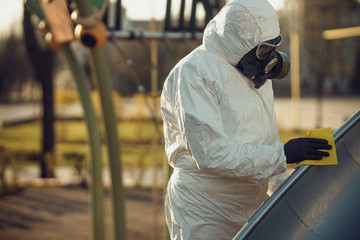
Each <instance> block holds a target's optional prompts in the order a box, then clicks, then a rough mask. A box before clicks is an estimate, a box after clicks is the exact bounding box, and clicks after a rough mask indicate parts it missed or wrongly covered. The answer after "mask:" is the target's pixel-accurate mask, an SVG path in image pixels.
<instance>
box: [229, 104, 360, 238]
mask: <svg viewBox="0 0 360 240" xmlns="http://www.w3.org/2000/svg"><path fill="white" fill-rule="evenodd" d="M359 134H360V111H358V112H357V113H355V114H354V115H353V116H352V117H351V118H350V119H349V120H348V121H346V122H345V123H344V124H343V125H342V126H341V127H340V128H339V129H338V130H337V131H336V132H335V133H334V140H335V144H336V151H337V155H338V161H339V165H338V166H310V165H305V166H302V167H299V168H298V169H297V170H296V171H295V172H294V173H293V174H292V175H291V176H290V177H289V178H288V179H287V181H286V182H285V183H284V184H283V185H282V186H281V187H280V188H279V189H278V190H277V191H276V192H275V193H274V194H273V195H272V197H271V198H269V200H268V201H267V202H265V203H264V205H263V206H262V207H261V208H260V209H259V210H258V211H257V213H256V214H255V215H254V216H253V217H252V218H251V219H250V220H249V222H248V223H247V224H246V225H245V226H244V227H243V228H242V229H241V230H240V232H239V233H238V234H237V235H236V236H235V237H234V240H244V239H247V240H250V239H256V240H261V239H266V240H272V239H276V240H281V239H284V240H285V239H306V240H313V239H314V240H315V239H326V240H332V239H333V240H335V239H358V237H359V236H360V228H359V227H358V223H359V220H358V218H359V214H360V210H359V206H358V205H359V202H360V139H359Z"/></svg>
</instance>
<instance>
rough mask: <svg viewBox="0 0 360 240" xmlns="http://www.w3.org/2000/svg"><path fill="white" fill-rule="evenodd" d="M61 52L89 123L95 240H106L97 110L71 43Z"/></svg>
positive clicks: (36, 3) (37, 8) (35, 3)
mask: <svg viewBox="0 0 360 240" xmlns="http://www.w3.org/2000/svg"><path fill="white" fill-rule="evenodd" d="M25 5H26V7H29V8H30V9H31V10H32V11H33V12H34V13H35V14H36V15H37V16H38V17H39V18H40V20H44V19H45V16H44V14H43V12H42V9H41V6H40V4H39V1H27V2H26V4H25ZM60 50H61V51H62V53H63V55H64V56H65V59H66V60H67V62H68V64H69V67H70V69H71V71H72V73H73V77H74V79H75V82H76V85H77V88H78V92H79V95H80V99H81V102H82V105H83V109H84V115H85V119H86V122H87V129H88V135H89V141H90V150H91V172H92V191H91V200H92V201H91V204H92V208H91V211H92V226H93V227H92V231H93V239H96V240H99V239H104V236H105V233H104V191H103V185H102V159H101V137H100V131H99V128H98V123H97V118H96V114H95V110H94V107H93V104H92V100H91V92H90V86H89V83H88V82H87V79H86V74H85V72H84V70H83V68H81V67H80V66H79V64H78V62H77V61H76V58H75V56H74V54H73V52H72V51H71V48H70V46H69V43H67V44H64V45H63V46H61V49H60Z"/></svg>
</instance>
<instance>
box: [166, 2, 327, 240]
mask: <svg viewBox="0 0 360 240" xmlns="http://www.w3.org/2000/svg"><path fill="white" fill-rule="evenodd" d="M281 40H282V37H281V35H280V29H279V22H278V18H277V15H276V12H275V10H274V9H273V8H272V6H271V5H270V4H269V3H268V2H267V1H266V0H232V1H229V2H228V4H226V5H225V6H224V7H223V8H222V10H221V11H220V12H219V13H218V14H217V15H216V16H215V17H214V19H212V20H211V21H210V22H209V24H208V25H207V26H206V28H205V31H204V37H203V43H202V45H201V46H199V47H198V48H196V49H195V50H194V51H192V52H191V53H190V54H189V55H187V56H186V57H184V58H183V59H182V60H180V62H179V63H178V64H177V65H176V66H175V67H174V68H173V69H172V71H171V72H170V74H169V76H168V77H167V79H166V81H165V83H164V87H163V92H162V96H161V112H162V117H163V121H164V123H163V125H164V135H165V150H166V154H167V157H168V161H169V164H170V165H171V166H172V167H173V168H174V171H173V174H172V176H171V178H170V180H169V183H168V187H167V191H166V199H165V214H166V222H167V225H168V229H169V233H170V237H171V239H182V240H186V239H232V238H233V237H234V236H235V235H236V234H237V232H238V231H239V230H240V229H241V227H242V226H243V225H244V224H245V223H246V222H247V221H248V220H249V218H250V217H251V216H252V215H253V214H254V213H255V211H256V210H257V209H258V207H259V206H260V205H261V204H262V203H263V202H264V201H265V200H266V199H267V198H268V197H269V195H270V194H271V193H272V192H273V191H274V189H276V188H277V187H278V186H279V185H280V184H281V183H282V182H283V181H284V180H285V179H286V178H287V177H288V173H287V171H286V163H290V162H298V161H301V160H304V159H321V158H322V156H326V155H327V154H328V153H326V152H323V151H319V150H318V149H329V148H330V145H328V144H327V141H326V140H322V139H305V138H299V139H293V140H290V141H289V142H288V143H286V144H285V145H284V144H282V143H281V142H280V140H279V134H278V129H277V123H276V116H275V111H274V106H273V100H274V97H273V89H272V83H271V80H268V79H271V78H270V76H271V77H272V78H282V77H283V76H280V75H282V74H284V72H285V75H286V73H287V72H288V67H289V66H288V65H287V63H286V56H284V54H283V53H279V52H276V51H275V49H276V47H277V46H279V45H280V43H281ZM286 68H287V69H286Z"/></svg>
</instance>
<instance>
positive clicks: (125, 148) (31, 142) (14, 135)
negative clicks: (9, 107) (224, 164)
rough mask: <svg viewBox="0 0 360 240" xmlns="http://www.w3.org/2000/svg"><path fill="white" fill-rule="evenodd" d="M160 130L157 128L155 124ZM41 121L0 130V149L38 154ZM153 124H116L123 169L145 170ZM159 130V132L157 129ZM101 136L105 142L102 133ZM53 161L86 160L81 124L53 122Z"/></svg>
mask: <svg viewBox="0 0 360 240" xmlns="http://www.w3.org/2000/svg"><path fill="white" fill-rule="evenodd" d="M159 127H160V129H161V126H160V125H159ZM41 128H42V126H41V122H33V123H26V124H21V125H15V126H8V127H5V128H2V129H0V146H4V147H6V148H9V149H13V150H17V149H18V150H21V151H35V152H40V151H41V131H42V129H41ZM154 131H155V130H154V126H153V123H152V122H151V121H150V120H149V121H145V120H143V121H122V122H119V123H118V134H119V139H120V142H122V144H121V145H120V147H121V160H122V164H123V166H125V167H135V166H139V167H149V166H152V165H153V158H154V155H153V146H152V145H151V141H152V137H153V135H154ZM161 131H162V129H161ZM279 134H280V141H281V142H283V143H285V142H287V141H288V140H290V139H292V138H296V137H302V136H304V134H305V131H304V132H303V131H283V130H282V131H280V132H279ZM101 135H102V138H103V141H104V142H105V136H104V130H103V129H101ZM55 136H56V145H55V158H56V164H57V165H67V164H69V163H68V162H67V161H66V159H64V153H69V152H78V153H81V154H84V155H85V161H86V162H87V163H89V161H90V147H89V145H88V134H87V127H86V123H85V122H84V121H56V123H55ZM164 154H165V153H164V148H163V145H158V146H157V153H156V155H157V159H158V160H157V164H158V165H159V166H160V165H162V164H163V163H164V162H165V158H164ZM102 159H103V164H104V165H108V159H107V148H106V144H103V145H102Z"/></svg>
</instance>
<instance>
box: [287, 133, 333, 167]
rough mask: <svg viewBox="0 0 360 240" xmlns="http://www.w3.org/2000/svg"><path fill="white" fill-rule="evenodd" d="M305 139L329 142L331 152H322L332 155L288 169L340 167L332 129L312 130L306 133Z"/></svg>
mask: <svg viewBox="0 0 360 240" xmlns="http://www.w3.org/2000/svg"><path fill="white" fill-rule="evenodd" d="M305 137H308V138H322V139H326V140H328V141H329V144H330V145H331V146H332V148H331V149H330V150H325V149H323V150H321V151H326V152H329V154H330V155H329V156H328V157H323V158H322V159H321V160H304V161H301V162H298V163H292V164H288V165H287V167H288V168H298V167H300V166H302V165H338V160H337V155H336V149H335V142H334V137H333V134H332V131H331V128H319V129H312V130H310V131H308V132H307V133H306V135H305Z"/></svg>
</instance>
